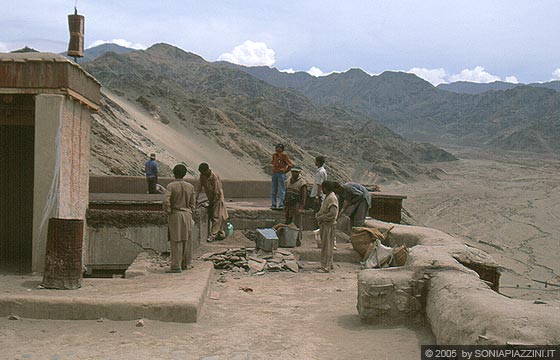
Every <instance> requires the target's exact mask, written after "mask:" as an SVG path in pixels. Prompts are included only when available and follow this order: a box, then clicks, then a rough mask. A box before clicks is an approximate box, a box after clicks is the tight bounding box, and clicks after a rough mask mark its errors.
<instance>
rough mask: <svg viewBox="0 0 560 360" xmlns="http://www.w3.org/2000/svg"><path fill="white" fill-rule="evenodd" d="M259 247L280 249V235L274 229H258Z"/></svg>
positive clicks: (268, 249)
mask: <svg viewBox="0 0 560 360" xmlns="http://www.w3.org/2000/svg"><path fill="white" fill-rule="evenodd" d="M257 232H258V237H257V249H261V250H264V251H272V250H276V249H278V236H277V235H276V231H274V229H257Z"/></svg>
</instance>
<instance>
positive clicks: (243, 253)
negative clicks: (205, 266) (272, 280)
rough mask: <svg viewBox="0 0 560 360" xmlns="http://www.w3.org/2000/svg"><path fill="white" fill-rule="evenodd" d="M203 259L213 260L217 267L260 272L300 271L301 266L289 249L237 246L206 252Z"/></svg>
mask: <svg viewBox="0 0 560 360" xmlns="http://www.w3.org/2000/svg"><path fill="white" fill-rule="evenodd" d="M200 259H201V260H206V261H212V262H213V263H214V268H215V269H222V270H233V271H245V272H250V273H260V272H264V271H292V272H298V271H299V266H298V263H297V261H296V259H295V257H294V254H292V253H291V252H290V251H288V250H284V249H277V250H274V251H263V250H256V249H255V248H235V249H227V250H223V251H218V252H213V253H206V254H204V255H202V256H201V257H200Z"/></svg>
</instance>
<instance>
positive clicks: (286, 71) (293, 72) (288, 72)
mask: <svg viewBox="0 0 560 360" xmlns="http://www.w3.org/2000/svg"><path fill="white" fill-rule="evenodd" d="M278 71H280V72H283V73H287V74H295V73H296V71H295V70H294V69H292V68H289V69H284V70H278Z"/></svg>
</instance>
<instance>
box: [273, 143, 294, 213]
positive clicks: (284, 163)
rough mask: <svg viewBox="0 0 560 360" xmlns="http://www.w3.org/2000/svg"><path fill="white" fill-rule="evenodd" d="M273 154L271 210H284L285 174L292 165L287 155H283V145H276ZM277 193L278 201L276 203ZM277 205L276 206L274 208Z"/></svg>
mask: <svg viewBox="0 0 560 360" xmlns="http://www.w3.org/2000/svg"><path fill="white" fill-rule="evenodd" d="M275 150H276V151H275V152H274V154H272V193H271V194H270V199H271V200H272V205H271V207H270V208H271V209H272V210H283V209H284V198H285V197H286V173H287V172H288V171H290V169H291V168H292V167H294V164H293V163H292V161H291V160H290V157H289V156H288V154H285V153H284V144H276V145H275ZM278 193H280V199H278V200H279V201H278V202H277V197H278ZM277 204H278V206H276V205H277Z"/></svg>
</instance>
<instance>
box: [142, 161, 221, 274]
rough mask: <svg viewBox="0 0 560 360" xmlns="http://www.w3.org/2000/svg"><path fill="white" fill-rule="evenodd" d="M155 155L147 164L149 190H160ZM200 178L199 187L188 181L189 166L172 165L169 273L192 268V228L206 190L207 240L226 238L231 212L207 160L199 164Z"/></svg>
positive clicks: (167, 199)
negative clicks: (208, 222) (208, 221)
mask: <svg viewBox="0 0 560 360" xmlns="http://www.w3.org/2000/svg"><path fill="white" fill-rule="evenodd" d="M155 159H156V157H155V154H151V155H150V160H148V161H147V162H146V164H145V170H146V179H147V181H148V192H149V193H150V194H154V193H157V188H156V184H157V173H158V169H157V162H156V161H155ZM198 171H199V172H200V178H199V182H198V187H197V189H196V190H195V188H194V186H193V185H192V184H190V183H189V182H187V181H185V179H184V177H185V175H186V174H187V167H186V166H185V165H183V164H178V165H175V167H174V168H173V176H174V178H175V180H174V181H172V182H171V183H169V185H167V189H166V191H165V197H164V200H163V209H164V211H165V213H166V214H167V216H168V225H169V230H168V237H169V242H170V248H171V266H170V269H169V270H166V271H167V272H169V273H180V272H181V271H182V270H187V269H188V268H190V267H191V261H192V250H193V239H192V227H193V225H194V221H195V219H196V217H197V216H198V212H197V211H196V208H197V204H198V199H199V197H200V193H201V192H203V191H204V193H205V194H206V198H207V202H208V203H207V208H208V217H209V220H210V229H209V235H208V239H207V241H208V242H211V241H214V240H219V239H222V238H225V231H224V225H225V220H227V218H228V213H227V209H226V205H225V201H224V191H223V187H222V181H221V180H220V178H219V176H218V174H216V173H215V172H213V171H212V170H211V169H210V166H208V164H207V163H201V164H200V165H199V166H198Z"/></svg>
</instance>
